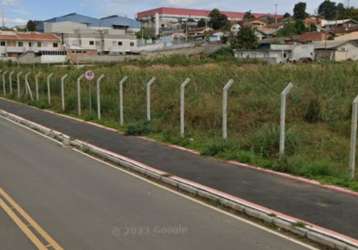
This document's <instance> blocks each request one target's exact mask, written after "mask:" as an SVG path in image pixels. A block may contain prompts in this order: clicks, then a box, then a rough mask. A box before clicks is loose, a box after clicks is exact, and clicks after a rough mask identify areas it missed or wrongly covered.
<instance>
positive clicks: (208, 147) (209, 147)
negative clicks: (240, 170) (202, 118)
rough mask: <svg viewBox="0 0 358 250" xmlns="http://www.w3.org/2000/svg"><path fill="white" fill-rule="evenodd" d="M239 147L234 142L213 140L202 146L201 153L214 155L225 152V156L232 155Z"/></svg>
mask: <svg viewBox="0 0 358 250" xmlns="http://www.w3.org/2000/svg"><path fill="white" fill-rule="evenodd" d="M239 148H240V147H239V144H238V143H235V142H227V141H223V140H214V141H211V142H209V143H208V144H205V145H204V146H203V148H202V150H201V154H202V155H206V156H216V155H222V154H225V155H226V156H229V155H231V156H232V155H233V154H235V153H236V152H237V151H238V150H239ZM229 157H230V156H229Z"/></svg>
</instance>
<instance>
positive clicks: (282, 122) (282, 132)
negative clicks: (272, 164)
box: [279, 82, 293, 158]
mask: <svg viewBox="0 0 358 250" xmlns="http://www.w3.org/2000/svg"><path fill="white" fill-rule="evenodd" d="M292 88H293V84H292V83H291V82H290V83H289V84H288V85H287V87H286V88H285V89H284V90H283V91H282V93H281V116H280V154H279V155H280V158H282V157H283V156H284V155H285V140H286V135H285V133H286V100H287V95H288V94H289V93H290V91H291V89H292Z"/></svg>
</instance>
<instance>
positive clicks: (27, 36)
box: [0, 32, 60, 42]
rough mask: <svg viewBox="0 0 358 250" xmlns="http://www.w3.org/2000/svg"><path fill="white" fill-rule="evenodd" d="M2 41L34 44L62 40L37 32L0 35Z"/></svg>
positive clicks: (53, 35)
mask: <svg viewBox="0 0 358 250" xmlns="http://www.w3.org/2000/svg"><path fill="white" fill-rule="evenodd" d="M0 40H2V41H34V42H56V41H59V40H60V38H59V37H58V36H57V35H55V34H44V33H37V32H28V33H20V32H18V33H15V32H14V33H0Z"/></svg>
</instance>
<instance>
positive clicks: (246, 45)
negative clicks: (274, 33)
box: [230, 26, 258, 49]
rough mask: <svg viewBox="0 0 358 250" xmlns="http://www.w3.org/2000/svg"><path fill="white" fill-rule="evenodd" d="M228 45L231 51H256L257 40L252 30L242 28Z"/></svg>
mask: <svg viewBox="0 0 358 250" xmlns="http://www.w3.org/2000/svg"><path fill="white" fill-rule="evenodd" d="M230 43H231V47H232V48H233V49H256V48H257V46H258V39H257V36H256V34H255V31H254V30H253V29H251V28H250V27H248V26H244V27H242V28H241V29H240V31H239V32H238V33H237V35H236V36H234V37H233V38H232V39H231V41H230Z"/></svg>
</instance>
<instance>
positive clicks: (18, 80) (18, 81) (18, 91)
mask: <svg viewBox="0 0 358 250" xmlns="http://www.w3.org/2000/svg"><path fill="white" fill-rule="evenodd" d="M21 75H22V72H19V73H17V98H19V99H20V98H21V85H20V81H21V78H20V77H21Z"/></svg>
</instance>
